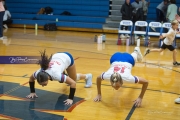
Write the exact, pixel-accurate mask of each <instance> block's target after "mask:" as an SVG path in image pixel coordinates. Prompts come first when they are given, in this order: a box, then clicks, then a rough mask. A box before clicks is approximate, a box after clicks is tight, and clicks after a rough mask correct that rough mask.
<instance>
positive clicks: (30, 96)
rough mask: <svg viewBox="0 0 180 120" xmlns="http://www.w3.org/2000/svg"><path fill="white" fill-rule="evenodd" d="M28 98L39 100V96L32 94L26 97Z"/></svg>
mask: <svg viewBox="0 0 180 120" xmlns="http://www.w3.org/2000/svg"><path fill="white" fill-rule="evenodd" d="M26 97H27V98H37V97H38V96H37V95H36V93H30V94H29V95H27V96H26Z"/></svg>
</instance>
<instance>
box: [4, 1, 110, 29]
mask: <svg viewBox="0 0 180 120" xmlns="http://www.w3.org/2000/svg"><path fill="white" fill-rule="evenodd" d="M6 5H7V7H8V10H9V11H10V12H11V15H12V19H13V24H18V25H24V24H26V25H35V24H38V25H39V26H43V25H45V24H46V23H55V22H56V25H57V26H58V27H71V28H73V27H74V28H93V29H102V28H103V24H104V23H105V21H106V18H107V17H108V16H109V0H35V1H33V0H6ZM48 6H49V7H51V8H53V15H37V12H38V11H39V10H40V8H44V7H48ZM64 11H68V12H70V13H71V15H70V16H66V15H60V14H61V13H63V12H64ZM57 19H58V21H56V20H57Z"/></svg>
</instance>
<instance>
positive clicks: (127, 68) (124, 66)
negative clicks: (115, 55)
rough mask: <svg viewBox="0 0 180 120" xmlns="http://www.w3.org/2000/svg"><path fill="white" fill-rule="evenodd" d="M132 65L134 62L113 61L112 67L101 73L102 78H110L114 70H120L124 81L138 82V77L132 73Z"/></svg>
mask: <svg viewBox="0 0 180 120" xmlns="http://www.w3.org/2000/svg"><path fill="white" fill-rule="evenodd" d="M132 67H133V66H132V64H130V63H128V62H113V63H112V64H111V66H110V68H109V69H108V70H107V71H106V72H104V73H102V74H101V79H103V80H110V77H111V75H112V74H113V73H114V72H118V73H119V74H120V75H121V77H122V79H123V82H128V83H138V82H139V79H138V77H135V76H132V75H131V69H132Z"/></svg>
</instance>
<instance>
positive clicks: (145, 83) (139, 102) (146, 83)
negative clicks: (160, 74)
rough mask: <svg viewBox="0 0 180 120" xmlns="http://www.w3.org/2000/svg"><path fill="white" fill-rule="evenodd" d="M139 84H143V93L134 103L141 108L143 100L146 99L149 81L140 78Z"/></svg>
mask: <svg viewBox="0 0 180 120" xmlns="http://www.w3.org/2000/svg"><path fill="white" fill-rule="evenodd" d="M139 84H142V88H141V93H140V95H139V97H138V98H137V99H136V100H135V101H134V103H135V106H137V107H139V106H140V105H141V102H142V99H143V97H144V94H145V92H146V89H147V87H148V81H147V80H145V79H144V78H139Z"/></svg>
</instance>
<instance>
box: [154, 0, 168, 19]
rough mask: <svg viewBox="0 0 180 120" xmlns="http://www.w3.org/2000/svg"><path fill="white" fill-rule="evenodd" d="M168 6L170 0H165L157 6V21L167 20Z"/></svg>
mask: <svg viewBox="0 0 180 120" xmlns="http://www.w3.org/2000/svg"><path fill="white" fill-rule="evenodd" d="M167 6H168V0H163V2H161V3H160V4H159V5H158V6H157V8H156V18H157V22H166V8H167Z"/></svg>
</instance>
